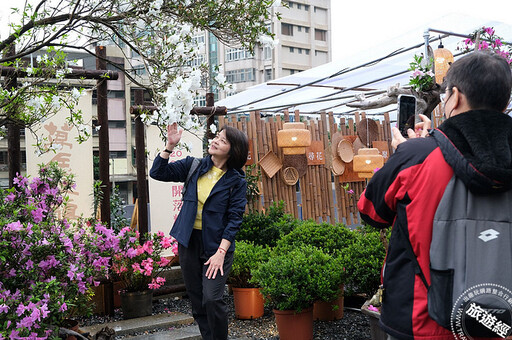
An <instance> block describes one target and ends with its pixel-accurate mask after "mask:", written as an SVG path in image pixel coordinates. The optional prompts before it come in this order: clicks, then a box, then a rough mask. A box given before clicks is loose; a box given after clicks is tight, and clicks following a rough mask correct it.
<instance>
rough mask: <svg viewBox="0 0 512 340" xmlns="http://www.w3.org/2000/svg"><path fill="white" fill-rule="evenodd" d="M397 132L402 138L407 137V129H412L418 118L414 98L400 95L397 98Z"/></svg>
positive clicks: (418, 120)
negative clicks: (398, 131)
mask: <svg viewBox="0 0 512 340" xmlns="http://www.w3.org/2000/svg"><path fill="white" fill-rule="evenodd" d="M397 118H398V130H400V132H401V133H402V136H404V137H406V138H407V137H408V135H407V129H413V130H414V125H415V124H416V123H419V122H420V117H419V116H418V115H417V114H416V97H414V96H409V95H405V94H401V95H399V96H398V115H397Z"/></svg>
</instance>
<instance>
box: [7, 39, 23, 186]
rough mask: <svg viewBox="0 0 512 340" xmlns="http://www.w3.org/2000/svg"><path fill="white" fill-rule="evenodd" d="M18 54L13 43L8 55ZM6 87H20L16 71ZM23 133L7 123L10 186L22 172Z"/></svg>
mask: <svg viewBox="0 0 512 340" xmlns="http://www.w3.org/2000/svg"><path fill="white" fill-rule="evenodd" d="M15 54H16V47H15V45H14V44H12V45H11V46H10V47H9V49H8V50H7V52H6V56H7V57H9V56H13V55H15ZM4 87H5V89H7V90H8V91H12V90H14V89H16V88H17V87H18V79H17V76H16V73H15V72H9V73H8V74H7V75H6V77H5V84H4ZM14 114H15V112H7V116H8V117H11V116H12V115H14ZM20 144H21V133H20V126H19V125H18V124H16V122H15V121H13V120H11V121H10V122H9V123H8V124H7V145H8V147H7V164H8V168H9V187H10V188H12V187H13V186H14V178H15V177H16V175H18V174H21V145H20Z"/></svg>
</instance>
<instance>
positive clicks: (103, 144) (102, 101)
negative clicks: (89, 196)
mask: <svg viewBox="0 0 512 340" xmlns="http://www.w3.org/2000/svg"><path fill="white" fill-rule="evenodd" d="M96 55H98V57H99V58H98V59H96V68H97V69H98V70H105V69H106V68H107V62H106V60H105V59H106V57H107V49H106V47H105V46H96ZM97 92H98V123H99V125H100V130H99V133H98V138H99V157H100V180H101V188H102V192H103V199H102V200H101V202H100V207H101V221H102V222H103V223H104V224H106V225H107V226H110V189H111V188H110V176H109V158H110V157H109V156H110V155H109V154H110V148H109V137H108V104H107V80H106V79H101V80H98V84H97Z"/></svg>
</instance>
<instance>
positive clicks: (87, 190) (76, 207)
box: [25, 91, 94, 219]
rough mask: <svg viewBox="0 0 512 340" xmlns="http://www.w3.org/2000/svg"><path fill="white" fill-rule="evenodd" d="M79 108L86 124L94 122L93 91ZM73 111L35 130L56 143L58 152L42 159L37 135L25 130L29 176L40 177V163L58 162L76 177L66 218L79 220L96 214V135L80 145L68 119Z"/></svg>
mask: <svg viewBox="0 0 512 340" xmlns="http://www.w3.org/2000/svg"><path fill="white" fill-rule="evenodd" d="M77 109H79V110H81V111H82V114H83V119H84V122H86V124H87V123H88V124H91V120H92V91H84V95H83V96H82V97H80V100H79V102H78V106H77ZM68 116H69V110H67V109H64V108H63V109H62V110H61V111H59V112H58V113H57V114H56V115H54V116H53V117H51V118H49V119H48V120H46V121H44V122H43V123H41V124H40V126H39V127H36V129H34V131H37V133H38V134H41V135H42V136H44V137H46V138H47V139H48V143H52V144H53V149H54V150H55V151H49V152H47V153H44V154H42V155H40V156H38V155H37V150H36V147H35V146H34V144H35V143H36V141H35V139H34V136H33V135H32V134H31V133H30V131H28V130H27V131H25V136H26V137H25V144H26V153H27V175H30V176H31V177H36V176H38V172H39V166H38V165H39V164H48V163H50V162H57V163H58V165H59V167H60V168H62V169H64V170H66V171H67V172H70V173H72V174H74V175H75V181H76V187H75V189H74V190H73V191H72V192H69V193H68V195H69V201H68V204H67V210H66V215H65V216H66V217H67V218H69V219H76V218H78V217H80V216H81V215H83V216H84V217H90V216H92V215H93V212H92V205H93V201H92V200H93V198H92V187H93V175H94V174H93V156H92V144H93V143H92V136H91V137H90V138H89V139H88V140H87V141H85V142H83V143H81V144H79V143H78V142H77V141H76V137H77V136H78V131H77V129H76V128H75V127H72V126H69V125H68V124H67V122H66V117H68Z"/></svg>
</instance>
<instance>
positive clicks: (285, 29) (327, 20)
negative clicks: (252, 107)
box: [196, 0, 332, 105]
mask: <svg viewBox="0 0 512 340" xmlns="http://www.w3.org/2000/svg"><path fill="white" fill-rule="evenodd" d="M283 3H285V4H286V6H279V7H277V8H273V9H272V10H273V11H274V12H279V13H280V14H281V20H280V21H279V20H277V18H276V16H275V15H273V16H272V17H273V19H272V22H269V26H270V29H271V30H272V32H273V33H274V34H275V39H278V41H279V42H278V44H277V46H276V47H275V48H273V49H272V48H270V47H263V46H258V47H256V48H255V50H254V51H248V50H247V49H245V48H242V47H240V46H239V45H234V46H227V45H223V44H221V43H219V42H218V41H217V39H216V38H215V37H214V36H213V35H212V34H206V33H202V34H199V35H198V36H197V39H199V40H200V41H202V42H204V43H205V50H204V54H203V56H202V57H200V59H202V60H208V61H209V63H210V68H212V67H213V65H222V66H223V69H224V74H225V76H226V78H227V81H228V82H229V83H233V84H236V91H235V93H238V92H241V91H243V90H245V89H247V88H248V87H250V86H253V85H256V84H261V83H264V82H268V81H270V80H273V79H277V78H281V77H284V76H288V75H290V74H294V73H296V72H300V71H304V70H307V69H310V68H312V67H315V66H318V65H322V64H325V63H328V62H330V61H331V59H332V54H331V1H330V0H294V1H283ZM210 90H211V91H212V92H214V93H215V92H216V91H215V88H213V89H210ZM227 95H230V94H229V93H223V92H220V93H218V94H217V96H216V99H217V100H218V99H222V98H224V97H225V96H227ZM196 104H198V105H201V104H204V95H201V96H198V98H197V101H196Z"/></svg>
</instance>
